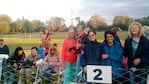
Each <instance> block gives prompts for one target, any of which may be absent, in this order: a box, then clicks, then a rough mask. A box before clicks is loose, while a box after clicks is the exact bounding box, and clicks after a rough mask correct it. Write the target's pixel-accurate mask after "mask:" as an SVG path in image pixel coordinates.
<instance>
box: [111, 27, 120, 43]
mask: <svg viewBox="0 0 149 84" xmlns="http://www.w3.org/2000/svg"><path fill="white" fill-rule="evenodd" d="M112 32H113V33H114V40H116V41H118V42H119V43H120V44H121V41H120V38H119V34H120V32H121V29H120V28H118V27H114V28H112Z"/></svg>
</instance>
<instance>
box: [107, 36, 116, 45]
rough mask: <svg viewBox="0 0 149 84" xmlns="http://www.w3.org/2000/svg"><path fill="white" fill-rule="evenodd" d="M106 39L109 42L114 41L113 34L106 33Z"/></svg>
mask: <svg viewBox="0 0 149 84" xmlns="http://www.w3.org/2000/svg"><path fill="white" fill-rule="evenodd" d="M106 40H107V42H108V43H110V44H111V43H113V41H114V36H113V35H112V34H107V35H106Z"/></svg>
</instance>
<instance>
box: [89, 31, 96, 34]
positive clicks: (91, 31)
mask: <svg viewBox="0 0 149 84" xmlns="http://www.w3.org/2000/svg"><path fill="white" fill-rule="evenodd" d="M90 32H93V33H94V34H95V35H96V32H95V31H94V30H89V31H88V35H89V33H90Z"/></svg>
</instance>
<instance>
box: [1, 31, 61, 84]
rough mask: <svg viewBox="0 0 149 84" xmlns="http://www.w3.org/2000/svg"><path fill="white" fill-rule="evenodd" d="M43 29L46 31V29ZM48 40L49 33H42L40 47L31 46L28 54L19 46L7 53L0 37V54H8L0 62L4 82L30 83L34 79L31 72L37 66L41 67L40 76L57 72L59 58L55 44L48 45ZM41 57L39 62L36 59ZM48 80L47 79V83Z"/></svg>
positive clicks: (9, 83) (6, 47)
mask: <svg viewBox="0 0 149 84" xmlns="http://www.w3.org/2000/svg"><path fill="white" fill-rule="evenodd" d="M45 31H46V32H47V30H45ZM45 34H46V35H45ZM44 37H45V38H44ZM49 40H50V37H49V34H48V33H44V35H43V36H42V43H41V45H40V47H32V48H31V53H30V55H29V56H26V55H25V52H24V50H23V48H22V47H20V46H18V47H16V49H15V51H14V52H13V55H9V47H8V46H7V45H6V44H5V43H4V40H3V39H0V55H1V54H7V55H8V56H9V58H8V59H3V63H2V65H3V68H2V69H3V72H2V73H3V78H4V84H14V83H19V84H32V83H33V79H34V77H33V74H32V73H35V72H36V70H37V67H38V66H42V67H43V70H42V72H41V74H40V78H44V77H47V78H48V77H50V76H49V75H50V73H57V72H59V69H60V65H61V60H60V56H59V54H58V51H57V44H53V45H52V46H51V47H50V45H49V44H50V43H49ZM41 59H42V60H43V61H42V62H41V63H40V64H39V63H38V61H39V60H41ZM50 67H51V68H50ZM49 69H50V70H49ZM49 71H51V72H49ZM47 72H48V73H47ZM50 82H51V81H50V80H48V83H49V84H50Z"/></svg>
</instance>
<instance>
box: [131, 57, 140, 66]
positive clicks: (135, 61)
mask: <svg viewBox="0 0 149 84" xmlns="http://www.w3.org/2000/svg"><path fill="white" fill-rule="evenodd" d="M140 62H141V59H140V58H137V59H135V60H134V61H133V63H134V65H138V64H139V63H140Z"/></svg>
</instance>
